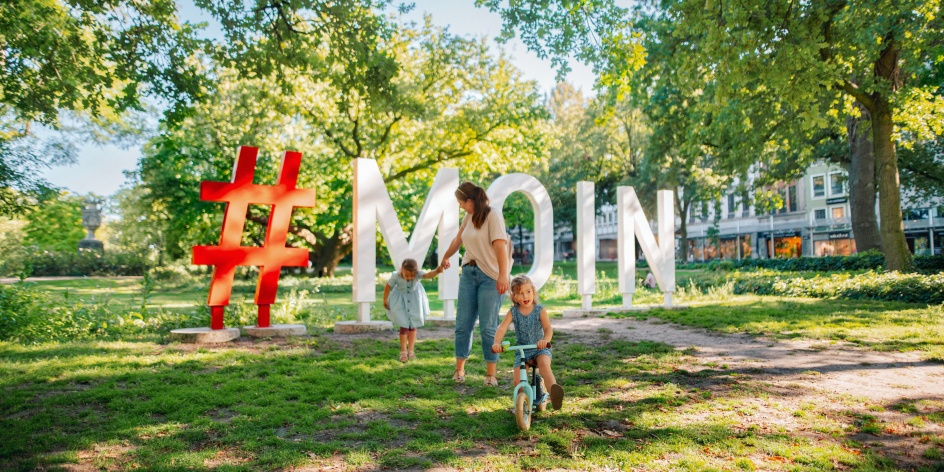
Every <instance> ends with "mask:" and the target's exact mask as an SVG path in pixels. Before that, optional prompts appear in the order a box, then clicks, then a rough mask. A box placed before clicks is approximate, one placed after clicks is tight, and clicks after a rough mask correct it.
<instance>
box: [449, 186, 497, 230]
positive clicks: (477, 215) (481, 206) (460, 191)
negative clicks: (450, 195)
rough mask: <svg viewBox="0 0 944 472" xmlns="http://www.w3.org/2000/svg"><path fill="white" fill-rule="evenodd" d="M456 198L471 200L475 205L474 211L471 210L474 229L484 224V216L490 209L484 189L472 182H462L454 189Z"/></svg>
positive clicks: (485, 216)
mask: <svg viewBox="0 0 944 472" xmlns="http://www.w3.org/2000/svg"><path fill="white" fill-rule="evenodd" d="M456 198H461V199H462V201H466V200H472V203H473V204H474V205H475V211H473V212H472V224H473V225H475V229H479V228H481V227H482V225H483V224H485V218H487V217H488V213H489V212H490V211H492V209H491V208H490V207H489V206H488V194H487V193H485V189H484V188H482V187H479V186H478V185H475V184H473V183H472V182H462V184H460V185H459V188H457V189H456Z"/></svg>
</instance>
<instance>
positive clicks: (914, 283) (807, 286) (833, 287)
mask: <svg viewBox="0 0 944 472" xmlns="http://www.w3.org/2000/svg"><path fill="white" fill-rule="evenodd" d="M727 278H728V280H733V281H734V291H735V293H739V294H741V293H753V294H757V295H780V296H787V297H812V298H842V299H849V300H884V301H896V302H908V303H926V304H933V305H937V304H941V303H944V273H939V274H932V275H922V274H901V273H898V272H875V271H872V270H868V271H865V272H862V273H833V274H828V275H826V274H822V275H821V274H815V273H800V274H797V273H790V272H777V271H772V270H763V269H762V270H756V271H748V272H733V273H731V274H728V275H727Z"/></svg>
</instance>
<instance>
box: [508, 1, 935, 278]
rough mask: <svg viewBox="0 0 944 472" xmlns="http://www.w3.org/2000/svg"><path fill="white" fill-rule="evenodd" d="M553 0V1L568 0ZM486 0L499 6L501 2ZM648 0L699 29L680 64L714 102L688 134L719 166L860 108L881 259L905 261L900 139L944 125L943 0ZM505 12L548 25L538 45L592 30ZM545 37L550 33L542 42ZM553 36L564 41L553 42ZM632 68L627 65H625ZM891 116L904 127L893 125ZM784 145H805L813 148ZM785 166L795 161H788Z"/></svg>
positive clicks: (595, 6)
mask: <svg viewBox="0 0 944 472" xmlns="http://www.w3.org/2000/svg"><path fill="white" fill-rule="evenodd" d="M554 3H555V6H556V7H557V8H558V9H560V8H564V7H563V6H562V5H570V4H569V3H567V2H554ZM489 5H490V6H491V7H492V8H497V2H489ZM588 5H590V6H592V8H587V7H588ZM612 5H613V3H612V1H604V0H598V1H592V2H591V1H587V2H581V3H580V4H579V7H578V8H571V9H570V10H569V11H571V12H579V14H587V12H589V13H592V12H593V11H601V10H606V9H607V8H612ZM646 8H648V9H649V10H655V11H658V12H661V15H663V16H664V18H666V19H668V20H670V21H672V22H673V23H674V27H675V29H676V31H678V32H679V34H681V35H697V36H698V37H699V41H698V42H697V47H695V46H696V44H692V45H691V46H692V48H691V49H692V54H691V55H690V56H688V64H689V66H688V67H687V71H688V72H689V73H690V76H691V77H693V78H700V77H704V76H706V75H707V76H709V78H710V80H712V81H713V82H714V83H715V84H716V87H717V89H716V91H715V93H714V94H713V95H712V96H711V97H710V101H708V100H706V101H702V102H701V103H702V105H704V106H705V108H706V111H707V112H708V113H707V114H706V115H705V116H706V118H707V119H708V121H706V122H704V125H705V126H704V128H703V130H704V134H700V135H699V134H696V135H695V136H696V137H697V138H698V139H700V140H701V141H702V142H704V143H708V144H709V145H710V146H712V147H714V148H716V149H715V151H716V154H717V155H719V157H721V161H720V162H721V163H727V164H728V165H731V166H734V167H739V168H741V169H747V168H749V163H747V162H744V159H750V157H749V156H746V155H745V154H743V153H738V152H734V151H737V150H738V149H745V146H744V144H745V143H747V144H751V146H748V147H747V148H748V149H750V148H751V147H752V148H753V150H754V152H755V153H757V152H758V151H759V150H764V151H765V152H764V154H765V155H766V154H767V151H768V148H769V147H770V145H773V146H775V147H781V148H783V150H784V151H787V152H788V153H787V154H788V155H789V154H790V152H789V151H791V147H790V144H791V143H793V145H794V146H796V144H797V143H798V142H799V140H797V139H795V138H796V137H797V136H802V135H803V134H806V135H807V136H808V137H809V138H810V141H811V142H813V143H818V142H819V141H820V139H817V136H818V135H819V136H823V135H829V134H831V133H832V131H831V129H834V128H835V125H836V122H837V120H836V118H838V117H839V115H842V114H854V113H855V112H854V111H853V110H852V109H851V108H852V107H851V104H852V102H853V101H857V102H858V103H860V104H861V105H862V106H863V107H864V108H865V109H866V110H868V112H869V116H870V119H871V123H872V124H871V129H872V147H873V154H874V156H875V159H876V172H877V175H878V179H877V180H878V191H879V193H880V195H881V200H880V217H881V221H882V225H881V238H882V247H883V250H884V251H885V255H886V259H887V261H886V266H887V267H888V268H889V269H890V270H910V269H912V268H913V263H912V262H911V255H910V253H909V252H908V249H907V246H906V245H905V240H904V233H903V228H902V222H901V205H900V194H899V185H898V183H899V172H898V157H897V152H896V146H897V145H898V144H900V143H902V142H906V141H908V140H909V137H908V136H907V135H908V134H911V135H913V136H914V137H919V138H923V139H928V138H929V137H930V136H928V134H929V133H933V134H940V133H941V130H940V128H941V122H940V120H939V119H935V118H934V117H935V116H940V115H941V113H942V110H944V100H941V98H940V96H939V94H940V93H941V92H940V89H939V86H940V83H941V78H942V77H941V74H942V63H944V59H942V58H944V55H941V54H940V50H941V41H942V33H944V28H942V21H944V19H942V16H941V12H940V9H941V6H940V2H938V1H934V2H924V1H917V0H912V1H905V2H892V1H890V0H859V1H853V0H829V1H825V2H813V3H802V2H801V3H799V4H797V3H796V2H789V3H786V2H780V3H777V2H773V3H771V2H761V1H748V2H740V3H731V2H720V1H709V2H707V3H706V2H704V1H695V0H664V1H659V2H652V3H651V4H649V5H647V7H646ZM518 10H520V7H517V6H509V7H506V8H505V11H508V12H516V11H518ZM504 17H505V19H506V28H514V27H519V28H521V29H523V30H525V31H537V32H539V33H541V32H543V31H545V30H547V31H550V32H551V33H547V34H538V35H537V38H538V40H537V41H536V42H537V43H545V44H546V45H547V47H549V48H550V50H551V51H553V52H555V53H558V54H559V53H561V52H566V51H567V47H574V44H581V43H587V41H588V40H589V39H590V37H591V36H590V35H589V34H587V33H588V31H585V30H580V29H578V30H573V29H572V28H571V27H570V26H569V24H568V23H567V22H565V21H560V18H557V17H552V16H543V15H531V16H521V15H514V14H508V15H505V16H504ZM628 31H629V30H628V29H626V28H624V29H621V30H620V32H619V33H614V32H600V31H599V30H597V34H604V33H605V34H610V35H614V34H622V35H624V36H625V35H626V34H628V33H627V32H628ZM565 33H566V34H565ZM545 36H546V37H548V38H550V39H549V40H547V41H543V40H541V38H543V37H545ZM561 38H563V44H564V45H565V46H567V47H562V46H560V45H559V40H560V39H561ZM530 45H531V44H530V43H529V46H530ZM537 47H538V48H540V47H542V45H541V44H539V45H538V46H537ZM610 57H611V56H609V55H600V56H598V58H597V59H598V60H603V61H607V60H609V58H610ZM596 67H597V68H603V69H605V68H607V67H610V66H608V65H606V64H604V65H598V66H596ZM634 67H635V66H634V65H626V66H624V68H625V69H627V70H633V69H634ZM896 124H898V125H899V126H902V128H904V129H907V130H908V131H909V133H903V134H896V133H895V131H894V126H895V125H896ZM745 132H747V133H745ZM745 137H747V138H748V139H744V138H745ZM903 140H904V141H903ZM731 145H733V147H729V146H731ZM792 149H793V151H794V152H796V151H799V152H800V153H809V152H811V151H812V147H806V150H803V149H802V148H799V149H798V148H796V147H794V148H792ZM768 161H769V159H768ZM781 162H789V161H788V160H782V161H781ZM776 164H777V162H774V165H776ZM792 167H794V168H798V167H799V166H796V165H795V163H794V164H793V165H792Z"/></svg>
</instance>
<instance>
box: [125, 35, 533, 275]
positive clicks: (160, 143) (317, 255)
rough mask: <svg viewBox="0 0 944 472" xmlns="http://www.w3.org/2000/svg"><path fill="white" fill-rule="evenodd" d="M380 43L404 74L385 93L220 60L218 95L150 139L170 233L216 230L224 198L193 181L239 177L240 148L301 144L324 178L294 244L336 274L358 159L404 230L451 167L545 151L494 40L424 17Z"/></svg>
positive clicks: (174, 240)
mask: <svg viewBox="0 0 944 472" xmlns="http://www.w3.org/2000/svg"><path fill="white" fill-rule="evenodd" d="M381 47H382V48H384V49H385V50H387V51H388V53H389V54H391V55H392V57H394V58H396V61H397V68H396V70H397V71H398V72H397V74H396V76H395V77H394V78H393V80H392V85H391V87H392V90H391V91H390V93H389V94H388V97H387V98H384V99H382V100H381V99H372V98H370V97H366V96H362V95H359V94H358V93H356V89H357V87H355V88H354V89H341V88H337V87H336V86H335V85H334V83H335V82H333V81H332V80H328V79H322V78H320V76H319V75H309V74H300V73H298V74H297V73H295V72H293V69H288V70H286V71H285V74H286V76H285V80H289V81H292V84H291V86H289V87H287V88H286V87H284V86H282V85H280V84H278V83H277V82H276V81H272V80H268V78H257V79H253V78H246V77H244V76H243V75H242V74H241V73H240V72H239V71H237V70H232V69H225V68H220V69H219V72H218V73H219V76H220V86H219V92H218V95H217V96H215V97H214V98H213V99H212V100H209V101H208V102H207V103H206V104H203V105H199V106H198V107H197V108H196V113H194V115H193V116H192V117H189V118H187V119H186V120H184V121H183V122H182V123H181V125H180V126H178V127H175V128H173V129H167V131H166V132H165V133H164V135H163V136H161V137H159V138H157V139H155V140H154V141H152V142H151V144H150V145H149V146H148V148H147V150H146V153H145V157H144V158H143V159H142V161H141V166H140V170H139V172H140V175H141V179H142V181H143V182H144V184H145V185H147V186H148V188H149V190H150V195H151V197H149V198H151V199H152V205H153V206H154V207H155V211H159V212H161V213H163V214H164V215H166V216H165V221H166V222H167V225H168V230H167V232H166V233H165V236H166V241H165V243H166V244H168V245H169V246H172V247H174V249H173V251H174V252H175V255H182V254H184V253H186V252H187V251H188V249H189V248H188V246H189V245H192V244H195V243H199V244H213V243H214V241H215V240H216V238H218V234H219V220H220V217H221V213H222V212H221V211H220V210H219V205H218V204H213V203H204V202H197V201H196V198H197V195H196V189H197V188H198V182H199V181H202V180H229V178H230V172H231V168H232V159H233V156H234V155H235V150H236V147H237V146H238V145H240V144H250V143H251V144H254V145H257V146H259V147H260V148H262V149H263V150H264V153H266V154H269V155H273V154H275V153H277V152H280V150H286V149H294V150H298V151H301V152H303V154H304V156H305V159H304V161H303V167H302V171H301V175H300V177H299V186H301V187H305V188H314V189H315V190H316V192H317V195H318V200H317V207H316V208H315V209H314V210H313V211H308V210H301V211H296V212H295V214H294V217H293V221H292V226H291V228H290V233H291V237H290V243H292V244H302V245H305V246H307V247H309V248H311V249H313V253H314V254H313V263H314V264H315V269H316V270H317V272H318V273H319V274H322V275H331V274H332V273H333V271H334V268H335V267H336V266H337V264H338V262H339V261H340V260H341V258H342V257H344V256H345V255H346V254H348V253H350V250H351V236H352V233H351V231H352V226H351V220H350V217H351V205H352V202H351V180H350V179H351V172H350V163H351V160H352V159H353V158H372V159H376V160H377V162H378V165H379V167H380V169H381V172H382V173H383V175H384V179H385V181H386V184H387V188H388V190H389V192H390V194H391V197H392V198H393V199H394V204H395V206H396V207H397V208H398V213H399V215H398V216H399V217H400V221H401V222H402V223H403V224H404V226H405V227H410V226H411V225H412V223H413V222H414V221H415V219H416V217H417V216H418V215H417V214H416V208H419V207H420V206H421V202H422V200H423V199H425V197H426V193H427V191H428V188H429V184H431V182H432V180H433V178H434V177H435V174H436V171H437V170H438V169H439V168H440V167H442V166H456V167H459V168H460V169H461V171H462V173H463V179H469V180H479V181H481V180H482V179H483V178H486V177H487V176H490V175H492V174H493V173H507V172H510V171H515V170H528V169H531V168H532V167H533V166H534V165H535V163H541V162H542V161H543V160H544V159H545V157H544V156H543V149H544V142H545V139H546V133H545V131H544V124H543V122H544V118H545V112H544V110H543V108H542V107H541V105H540V101H539V100H540V98H539V95H538V92H537V90H536V88H535V85H534V84H533V83H531V82H525V81H523V80H522V79H521V74H520V72H518V71H517V70H515V69H514V67H513V66H512V65H511V64H510V63H509V62H508V61H507V60H506V59H505V58H503V57H498V58H496V57H493V56H491V55H490V54H489V52H488V47H487V45H486V44H485V43H484V41H479V40H469V39H465V38H460V37H456V36H454V35H451V34H449V33H447V32H446V31H443V30H441V29H437V28H433V27H432V26H431V25H429V24H428V23H427V24H426V25H424V27H423V28H422V29H413V28H411V27H404V28H402V29H401V30H400V31H398V32H397V33H396V34H395V35H393V36H392V37H391V38H389V39H388V40H385V41H384V43H383V44H382V45H381ZM285 90H289V91H291V93H285ZM276 172H277V163H276V162H275V159H263V160H261V161H260V163H259V165H258V166H257V175H258V180H259V181H261V182H271V181H274V179H275V174H276ZM267 215H268V209H267V208H261V207H251V208H250V211H249V215H248V217H249V220H250V221H252V222H255V223H258V225H254V226H253V227H252V228H250V229H249V231H247V233H246V238H247V239H248V240H249V241H250V242H251V241H252V239H253V238H254V237H258V235H260V234H261V231H262V230H263V229H264V226H263V225H264V224H265V222H266V221H267ZM168 250H169V251H170V250H171V248H170V247H169V248H168Z"/></svg>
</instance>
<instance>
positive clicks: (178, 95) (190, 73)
mask: <svg viewBox="0 0 944 472" xmlns="http://www.w3.org/2000/svg"><path fill="white" fill-rule="evenodd" d="M0 38H2V39H0V46H2V48H3V50H4V51H5V53H4V60H3V61H2V62H0V107H2V111H3V114H4V115H6V114H8V113H9V114H12V115H13V116H14V117H15V119H16V120H18V121H23V122H28V121H33V120H35V121H40V122H42V123H45V124H50V125H55V124H56V123H57V120H58V118H59V113H60V110H86V111H88V112H90V113H91V114H93V115H96V116H97V115H104V114H108V113H120V112H122V111H124V110H127V109H133V108H138V107H141V96H142V95H151V96H155V97H161V98H163V99H166V100H168V101H170V105H171V106H172V108H175V109H176V111H181V110H182V109H183V108H185V107H186V106H187V105H189V104H190V101H191V100H193V99H195V98H198V97H199V95H200V92H201V87H202V86H203V85H204V84H203V83H202V82H201V80H202V75H201V74H200V73H199V62H198V61H193V60H190V59H191V58H190V56H191V54H192V53H193V51H195V50H196V49H197V48H198V46H199V43H198V42H197V41H196V40H195V39H194V29H193V27H192V26H191V25H189V24H186V23H184V24H181V23H180V22H179V21H178V19H177V7H176V4H175V3H174V2H173V0H154V1H148V2H131V1H127V0H102V1H96V2H83V1H76V0H49V1H32V0H11V1H5V2H2V4H0ZM0 183H2V182H0Z"/></svg>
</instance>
